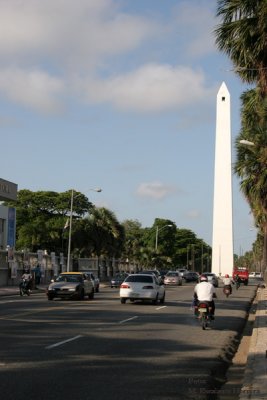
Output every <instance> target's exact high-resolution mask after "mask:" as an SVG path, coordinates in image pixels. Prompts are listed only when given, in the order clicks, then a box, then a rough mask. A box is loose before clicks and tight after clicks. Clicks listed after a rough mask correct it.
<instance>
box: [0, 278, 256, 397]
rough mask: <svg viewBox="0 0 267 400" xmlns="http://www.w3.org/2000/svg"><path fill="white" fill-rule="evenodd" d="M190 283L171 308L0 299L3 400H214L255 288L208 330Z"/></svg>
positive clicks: (226, 306) (113, 293) (111, 296)
mask: <svg viewBox="0 0 267 400" xmlns="http://www.w3.org/2000/svg"><path fill="white" fill-rule="evenodd" d="M192 290H193V285H188V284H187V285H183V286H182V287H175V288H168V289H167V296H166V299H167V301H166V304H164V305H161V304H158V305H156V306H153V305H150V304H139V303H136V304H131V303H126V304H120V301H119V299H118V289H110V288H105V289H102V290H101V291H100V293H98V294H96V295H95V299H94V300H93V301H92V300H89V301H88V300H85V301H82V302H80V301H61V300H59V301H58V300H55V301H52V302H50V301H47V300H46V297H45V295H44V294H43V293H41V294H34V295H32V296H30V297H23V298H19V297H18V296H12V297H3V298H0V321H1V331H0V336H1V342H0V372H1V374H0V380H1V381H0V384H1V397H2V396H3V398H4V399H5V400H9V399H10V400H11V399H12V400H13V399H16V400H22V399H23V400H24V399H26V398H27V399H29V398H30V399H34V398H38V400H50V399H51V400H54V399H66V400H69V399H75V400H76V399H79V400H89V399H90V400H91V399H97V400H104V399H105V400H106V399H108V398H111V399H112V400H121V399H123V400H125V398H126V399H127V400H136V399H137V398H139V399H140V400H141V399H142V400H146V399H149V400H151V399H153V400H157V399H160V400H169V399H172V400H174V399H175V400H177V399H185V400H186V399H190V400H191V399H195V398H197V399H203V400H204V399H205V400H206V399H216V395H213V392H216V390H217V388H218V387H219V386H220V385H221V384H222V382H223V378H224V368H225V365H226V364H227V362H228V359H229V356H231V355H232V353H233V352H234V351H235V347H236V345H237V338H236V335H237V332H238V331H240V330H241V329H242V327H243V325H244V320H245V316H246V311H247V309H248V307H249V304H250V301H251V299H252V298H253V296H254V293H255V290H256V287H255V286H248V287H244V286H242V287H241V288H240V289H239V290H238V291H234V293H233V295H232V296H231V297H230V298H229V299H225V297H224V296H223V294H222V289H218V290H217V292H218V296H219V298H218V300H217V301H216V304H217V310H216V320H215V322H214V324H213V327H212V329H210V330H207V331H202V329H201V327H200V324H199V321H197V320H195V318H194V317H193V315H192V311H190V304H191V297H192Z"/></svg>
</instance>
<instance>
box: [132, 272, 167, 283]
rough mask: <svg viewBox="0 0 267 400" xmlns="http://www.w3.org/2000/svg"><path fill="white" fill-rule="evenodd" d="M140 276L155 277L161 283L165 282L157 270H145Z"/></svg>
mask: <svg viewBox="0 0 267 400" xmlns="http://www.w3.org/2000/svg"><path fill="white" fill-rule="evenodd" d="M138 274H148V275H155V276H156V277H157V279H158V281H159V282H163V281H164V278H163V277H162V276H161V274H160V272H159V271H158V270H157V269H144V270H143V271H140V272H138Z"/></svg>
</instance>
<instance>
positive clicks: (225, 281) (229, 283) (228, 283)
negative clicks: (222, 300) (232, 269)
mask: <svg viewBox="0 0 267 400" xmlns="http://www.w3.org/2000/svg"><path fill="white" fill-rule="evenodd" d="M223 284H224V287H223V289H229V290H230V294H232V280H231V278H230V276H229V275H228V274H225V277H224V278H223Z"/></svg>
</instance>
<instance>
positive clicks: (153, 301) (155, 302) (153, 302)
mask: <svg viewBox="0 0 267 400" xmlns="http://www.w3.org/2000/svg"><path fill="white" fill-rule="evenodd" d="M157 302H158V294H157V296H156V298H155V299H154V300H152V304H153V305H155V304H157Z"/></svg>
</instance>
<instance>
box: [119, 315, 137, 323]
mask: <svg viewBox="0 0 267 400" xmlns="http://www.w3.org/2000/svg"><path fill="white" fill-rule="evenodd" d="M136 318H138V316H135V317H132V318H127V319H124V320H123V321H120V322H119V324H124V322H128V321H132V320H133V319H136Z"/></svg>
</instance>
